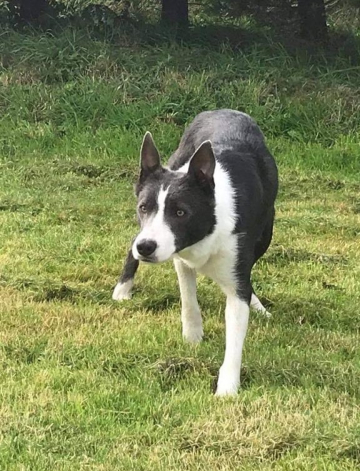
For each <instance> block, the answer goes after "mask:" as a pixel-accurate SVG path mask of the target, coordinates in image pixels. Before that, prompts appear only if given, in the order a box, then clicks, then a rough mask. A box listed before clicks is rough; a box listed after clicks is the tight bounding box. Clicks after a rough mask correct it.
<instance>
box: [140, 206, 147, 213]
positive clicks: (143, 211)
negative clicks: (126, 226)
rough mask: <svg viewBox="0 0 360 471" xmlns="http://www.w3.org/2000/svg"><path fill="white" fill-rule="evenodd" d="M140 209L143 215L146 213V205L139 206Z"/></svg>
mask: <svg viewBox="0 0 360 471" xmlns="http://www.w3.org/2000/svg"><path fill="white" fill-rule="evenodd" d="M139 209H140V211H141V212H142V213H146V206H145V205H144V204H141V205H140V206H139Z"/></svg>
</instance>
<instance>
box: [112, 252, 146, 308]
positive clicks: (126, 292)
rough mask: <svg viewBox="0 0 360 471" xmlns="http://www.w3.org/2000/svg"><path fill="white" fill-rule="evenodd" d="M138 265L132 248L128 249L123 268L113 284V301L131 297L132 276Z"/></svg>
mask: <svg viewBox="0 0 360 471" xmlns="http://www.w3.org/2000/svg"><path fill="white" fill-rule="evenodd" d="M138 266H139V260H135V258H134V256H133V254H132V249H130V250H129V252H128V254H127V257H126V261H125V265H124V268H123V270H122V272H121V275H120V278H119V281H118V283H117V285H116V286H115V289H114V291H113V295H112V298H113V299H114V300H115V301H121V300H123V299H130V298H131V289H132V287H133V285H134V276H135V273H136V270H137V269H138Z"/></svg>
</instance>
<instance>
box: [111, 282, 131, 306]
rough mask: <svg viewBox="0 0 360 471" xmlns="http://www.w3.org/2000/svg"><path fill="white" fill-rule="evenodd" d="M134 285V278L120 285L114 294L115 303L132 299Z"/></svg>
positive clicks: (116, 287)
mask: <svg viewBox="0 0 360 471" xmlns="http://www.w3.org/2000/svg"><path fill="white" fill-rule="evenodd" d="M133 285H134V278H131V279H130V280H128V281H126V282H125V283H118V284H117V285H116V286H115V289H114V291H113V294H112V298H113V299H114V301H121V300H123V299H131V289H132V287H133Z"/></svg>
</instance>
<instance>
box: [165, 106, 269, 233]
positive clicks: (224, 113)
mask: <svg viewBox="0 0 360 471" xmlns="http://www.w3.org/2000/svg"><path fill="white" fill-rule="evenodd" d="M207 140H209V141H211V144H212V148H213V150H214V155H215V158H216V160H217V161H218V162H219V163H220V165H221V167H222V168H223V169H224V170H225V171H226V172H227V174H228V175H229V178H230V180H231V184H232V187H233V188H234V190H235V200H236V201H235V205H236V215H237V224H236V231H237V232H242V231H243V230H244V229H246V231H247V232H249V231H252V230H254V237H256V236H257V235H261V233H262V231H263V228H264V226H265V224H266V222H267V219H269V218H271V217H273V205H274V201H275V198H276V194H277V189H278V177H277V168H276V164H275V161H274V159H273V157H272V155H271V154H270V152H269V151H268V149H267V147H266V144H265V141H264V136H263V134H262V132H261V130H260V128H259V126H258V125H257V124H256V122H255V121H254V120H253V119H252V118H251V117H250V116H248V115H247V114H245V113H242V112H240V111H235V110H228V109H223V110H216V111H205V112H203V113H200V114H199V115H197V116H196V118H195V119H194V121H193V122H192V123H191V124H190V126H189V127H188V128H187V129H186V130H185V133H184V135H183V137H182V139H181V141H180V144H179V147H178V149H177V150H176V151H175V152H174V154H173V155H172V156H171V157H170V159H169V162H168V167H169V168H170V169H171V170H178V169H179V168H181V167H183V166H184V165H186V163H187V162H188V161H189V160H190V158H191V157H192V155H193V154H194V152H195V150H196V149H197V148H198V147H199V146H200V145H201V143H202V142H204V141H207ZM251 226H254V227H253V228H252V227H251Z"/></svg>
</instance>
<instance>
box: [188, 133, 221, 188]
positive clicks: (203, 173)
mask: <svg viewBox="0 0 360 471" xmlns="http://www.w3.org/2000/svg"><path fill="white" fill-rule="evenodd" d="M215 164H216V161H215V156H214V152H213V149H212V146H211V142H210V141H205V142H203V143H202V144H200V146H199V147H198V148H197V150H196V151H195V153H194V155H193V156H192V157H191V160H190V164H189V171H188V174H190V175H194V176H195V178H196V180H197V182H198V183H200V185H201V186H208V185H210V187H211V188H214V187H215V183H214V171H215Z"/></svg>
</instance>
